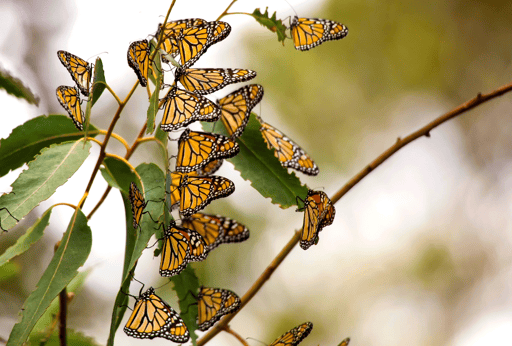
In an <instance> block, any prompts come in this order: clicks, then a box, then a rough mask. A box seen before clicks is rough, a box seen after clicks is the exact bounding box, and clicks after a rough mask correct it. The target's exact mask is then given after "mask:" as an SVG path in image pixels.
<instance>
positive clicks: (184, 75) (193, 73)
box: [175, 68, 256, 95]
mask: <svg viewBox="0 0 512 346" xmlns="http://www.w3.org/2000/svg"><path fill="white" fill-rule="evenodd" d="M254 77H256V72H255V71H252V70H246V69H230V68H226V69H223V68H189V69H184V68H178V69H177V70H176V75H175V79H176V80H179V81H180V83H181V84H182V85H183V87H184V88H185V89H187V90H188V91H190V92H193V93H195V94H198V95H206V94H210V93H212V92H215V91H217V90H220V89H222V88H224V87H225V86H226V85H229V84H233V83H239V82H245V81H248V80H251V79H253V78H254Z"/></svg>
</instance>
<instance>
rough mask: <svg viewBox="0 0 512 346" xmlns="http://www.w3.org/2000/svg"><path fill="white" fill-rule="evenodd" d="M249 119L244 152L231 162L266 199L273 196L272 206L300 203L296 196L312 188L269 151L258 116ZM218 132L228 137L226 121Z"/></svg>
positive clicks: (242, 140)
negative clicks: (304, 183)
mask: <svg viewBox="0 0 512 346" xmlns="http://www.w3.org/2000/svg"><path fill="white" fill-rule="evenodd" d="M251 115H252V116H251V117H250V118H249V122H248V123H247V127H246V128H245V130H244V133H243V135H242V136H241V137H239V138H237V142H238V144H239V145H240V153H239V154H238V155H237V156H235V157H233V158H231V159H229V162H231V163H232V164H233V165H234V166H235V169H236V170H237V171H239V172H240V175H241V176H242V178H244V179H245V180H248V181H250V182H251V186H252V187H254V188H255V189H256V190H257V191H258V192H259V193H260V194H261V195H262V196H263V197H270V199H271V200H272V203H274V204H278V205H279V206H280V207H281V208H283V209H286V208H289V207H291V206H294V205H296V204H297V202H296V200H295V197H296V196H306V195H307V193H308V188H307V187H306V186H305V185H302V184H301V182H300V180H299V178H298V177H297V176H296V175H295V173H294V172H291V173H290V174H288V170H287V169H286V168H284V167H283V166H281V164H280V163H279V160H278V159H277V157H275V155H274V152H275V150H274V149H272V150H269V149H268V148H267V144H266V143H265V142H264V140H263V137H262V135H261V132H260V127H261V124H260V122H259V121H258V120H257V119H256V115H255V114H254V113H252V114H251ZM211 127H212V125H211V124H209V123H203V128H205V129H207V130H206V131H209V130H208V129H211ZM215 132H218V133H221V134H223V135H226V136H227V135H228V133H227V131H226V128H225V127H224V124H223V123H222V122H220V121H219V122H217V123H216V128H215Z"/></svg>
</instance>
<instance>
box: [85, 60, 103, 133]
mask: <svg viewBox="0 0 512 346" xmlns="http://www.w3.org/2000/svg"><path fill="white" fill-rule="evenodd" d="M96 82H103V83H107V82H106V81H105V71H103V62H102V61H101V59H100V58H99V57H98V58H96V62H95V63H94V86H93V88H92V101H91V107H92V106H94V104H95V103H96V101H98V99H99V98H100V96H101V94H103V91H104V90H105V84H103V83H96ZM87 120H89V119H87ZM87 123H89V122H87Z"/></svg>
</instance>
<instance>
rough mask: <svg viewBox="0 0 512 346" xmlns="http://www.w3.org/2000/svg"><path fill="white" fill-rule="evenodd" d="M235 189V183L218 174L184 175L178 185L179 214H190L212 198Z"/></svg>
mask: <svg viewBox="0 0 512 346" xmlns="http://www.w3.org/2000/svg"><path fill="white" fill-rule="evenodd" d="M234 191H235V184H233V182H232V181H231V180H229V179H227V178H224V177H220V176H215V175H214V176H208V177H189V176H187V175H185V176H184V177H183V178H182V180H181V186H180V214H181V215H182V216H184V217H187V216H190V215H192V214H194V213H196V212H198V211H199V210H202V209H204V208H205V207H206V206H207V205H208V204H210V203H211V202H212V201H213V200H215V199H218V198H222V197H227V196H229V195H231V194H232V193H233V192H234Z"/></svg>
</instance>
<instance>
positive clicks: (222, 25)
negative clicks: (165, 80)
mask: <svg viewBox="0 0 512 346" xmlns="http://www.w3.org/2000/svg"><path fill="white" fill-rule="evenodd" d="M230 32H231V26H230V25H229V24H228V23H226V22H220V21H214V22H207V23H204V24H202V25H198V26H193V27H191V28H188V29H183V30H179V31H178V32H176V34H175V35H174V40H175V41H176V45H177V46H178V50H179V53H180V61H181V66H182V67H183V68H188V67H190V66H192V64H194V63H195V62H196V61H197V59H199V57H200V56H201V55H203V54H204V53H205V52H206V50H207V49H208V48H209V47H210V46H211V45H213V44H215V43H217V42H219V41H222V40H223V39H225V38H226V37H227V36H228V35H229V33H230ZM172 40H173V39H171V42H172Z"/></svg>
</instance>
